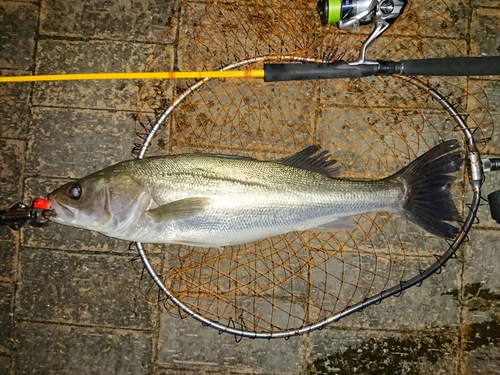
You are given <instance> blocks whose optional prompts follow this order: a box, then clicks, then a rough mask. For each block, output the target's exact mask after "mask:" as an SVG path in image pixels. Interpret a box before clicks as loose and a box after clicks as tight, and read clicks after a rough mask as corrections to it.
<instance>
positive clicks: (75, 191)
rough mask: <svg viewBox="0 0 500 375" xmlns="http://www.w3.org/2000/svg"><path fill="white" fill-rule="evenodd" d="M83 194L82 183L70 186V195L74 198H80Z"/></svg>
mask: <svg viewBox="0 0 500 375" xmlns="http://www.w3.org/2000/svg"><path fill="white" fill-rule="evenodd" d="M81 195H82V187H81V186H80V185H78V184H77V185H73V186H71V187H70V188H69V196H70V197H71V198H73V199H78V198H80V197H81Z"/></svg>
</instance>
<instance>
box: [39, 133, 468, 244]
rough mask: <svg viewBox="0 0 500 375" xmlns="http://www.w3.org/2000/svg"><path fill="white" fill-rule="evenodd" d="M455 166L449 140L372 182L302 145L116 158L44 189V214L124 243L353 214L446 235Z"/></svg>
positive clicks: (274, 229)
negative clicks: (386, 216) (348, 174)
mask: <svg viewBox="0 0 500 375" xmlns="http://www.w3.org/2000/svg"><path fill="white" fill-rule="evenodd" d="M462 163H463V156H462V149H461V147H460V145H459V142H458V141H457V140H448V141H445V142H442V143H440V144H438V145H437V146H435V147H434V148H432V149H430V150H429V151H427V152H426V153H424V154H423V155H421V156H420V157H418V158H417V159H415V160H414V161H412V162H411V163H410V164H408V165H407V166H406V167H404V168H402V169H401V170H400V171H398V172H396V173H394V174H392V175H390V176H387V177H382V178H380V179H374V180H356V179H345V178H340V177H339V168H338V167H337V165H336V161H335V160H334V159H333V158H332V156H331V154H330V153H329V152H328V151H326V150H322V149H321V148H320V147H319V146H315V145H313V146H310V147H307V148H306V149H304V150H302V151H300V152H298V153H296V154H293V155H291V156H289V157H286V158H283V159H278V160H269V161H262V160H257V159H253V158H249V157H240V156H233V155H219V154H203V153H199V154H196V153H193V154H179V155H166V156H159V157H149V158H144V159H133V160H127V161H122V162H120V163H118V164H115V165H112V166H110V167H107V168H105V169H102V170H100V171H97V172H95V173H93V174H90V175H88V176H86V177H83V178H82V179H79V180H77V181H72V182H69V183H67V184H65V185H63V186H61V187H59V188H57V189H55V190H54V191H52V192H51V193H50V194H48V196H47V198H48V199H49V201H50V205H51V216H50V221H52V222H55V223H59V224H63V225H69V226H73V227H78V228H84V229H88V230H93V231H97V232H99V233H102V234H104V235H106V236H109V237H114V238H118V239H122V240H127V241H131V242H142V243H156V244H180V245H188V246H198V247H215V248H223V247H225V246H233V245H240V244H246V243H252V242H255V241H258V240H262V239H264V238H268V237H272V236H276V235H281V234H285V233H288V232H292V231H298V232H302V231H307V230H317V231H329V232H335V231H339V230H351V229H353V228H355V225H354V224H353V222H352V220H351V217H352V216H354V215H359V214H366V213H370V212H388V213H391V214H395V215H399V216H402V217H404V218H405V219H407V220H409V221H411V222H413V223H414V224H416V225H418V226H420V227H421V228H423V229H424V230H425V231H427V232H429V233H430V234H432V235H435V236H438V237H441V238H445V239H453V238H455V237H456V235H457V234H458V233H459V229H458V228H457V226H456V225H453V224H452V222H456V221H458V220H459V219H460V215H459V212H458V210H457V208H456V205H455V203H454V201H453V199H452V194H451V186H452V184H453V182H454V181H455V179H456V176H454V173H455V172H457V171H459V170H460V168H461V166H462Z"/></svg>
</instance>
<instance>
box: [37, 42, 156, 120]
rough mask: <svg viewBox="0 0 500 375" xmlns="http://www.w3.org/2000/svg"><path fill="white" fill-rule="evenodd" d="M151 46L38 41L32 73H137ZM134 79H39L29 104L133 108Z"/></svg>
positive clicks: (123, 43) (141, 69) (135, 90)
mask: <svg viewBox="0 0 500 375" xmlns="http://www.w3.org/2000/svg"><path fill="white" fill-rule="evenodd" d="M153 50H154V46H153V45H151V44H139V43H132V42H112V41H101V40H99V41H97V40H96V41H85V42H80V41H67V40H50V39H49V40H41V41H39V43H38V46H37V67H36V74H60V73H101V72H102V73H108V72H141V71H144V70H146V63H147V61H148V56H151V55H152V54H153ZM138 85H139V82H138V81H136V80H108V81H58V82H39V83H36V84H35V86H34V89H33V104H34V105H40V106H50V107H72V108H94V109H113V110H129V111H133V110H135V108H136V100H137V89H138Z"/></svg>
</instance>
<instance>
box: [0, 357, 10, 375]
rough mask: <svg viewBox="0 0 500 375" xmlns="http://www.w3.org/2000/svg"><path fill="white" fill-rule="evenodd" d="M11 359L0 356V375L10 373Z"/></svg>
mask: <svg viewBox="0 0 500 375" xmlns="http://www.w3.org/2000/svg"><path fill="white" fill-rule="evenodd" d="M10 362H11V358H10V357H6V356H3V355H0V374H2V375H7V374H9V371H10Z"/></svg>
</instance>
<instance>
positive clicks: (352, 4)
mask: <svg viewBox="0 0 500 375" xmlns="http://www.w3.org/2000/svg"><path fill="white" fill-rule="evenodd" d="M407 3H408V0H319V1H318V4H317V8H318V13H319V15H320V18H321V22H322V23H323V24H324V25H331V24H337V26H338V28H340V29H342V30H352V29H356V28H358V27H361V26H365V25H370V24H373V25H374V29H373V31H372V33H371V34H370V35H369V36H368V38H367V39H366V41H365V42H364V43H363V45H362V47H361V51H360V55H359V58H358V59H357V60H355V61H351V62H346V61H341V60H338V61H331V62H327V63H301V64H297V63H290V64H283V63H273V64H264V69H254V70H219V71H196V72H177V71H170V72H118V73H82V74H51V75H32V76H9V77H0V83H2V82H3V83H6V82H35V81H74V80H117V79H119V80H128V79H205V78H263V79H264V81H265V82H275V81H292V80H318V79H332V78H359V77H368V76H377V75H386V76H388V75H395V74H397V75H402V76H485V75H500V56H490V57H447V58H434V59H414V60H402V61H371V60H368V59H367V58H366V50H367V48H368V47H369V46H370V45H371V44H372V43H373V41H375V40H376V39H377V38H378V37H379V36H380V35H381V34H382V33H383V32H384V31H386V30H387V29H388V28H389V27H390V26H391V25H392V24H393V23H394V22H395V21H396V19H397V18H398V17H399V16H400V15H401V14H402V13H403V11H404V9H405V7H406V6H407Z"/></svg>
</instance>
